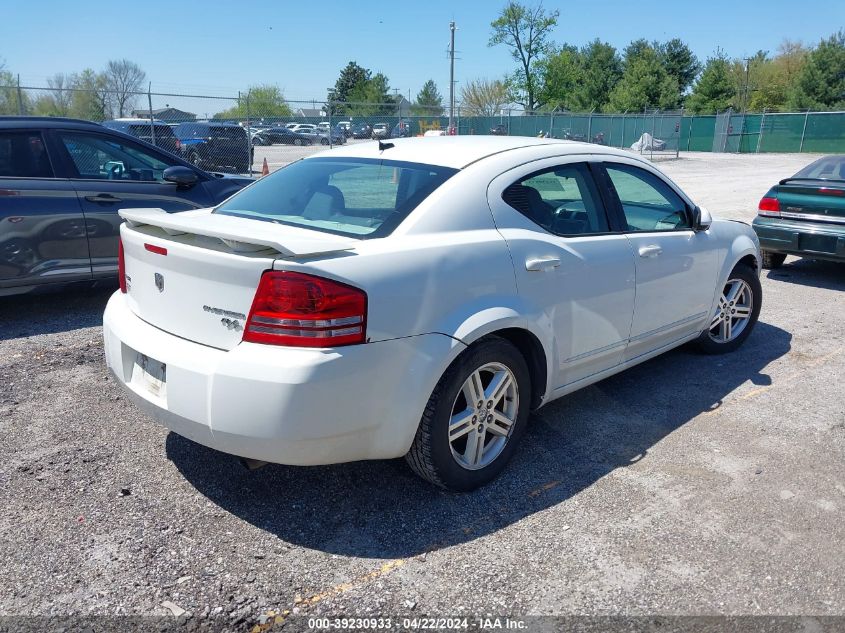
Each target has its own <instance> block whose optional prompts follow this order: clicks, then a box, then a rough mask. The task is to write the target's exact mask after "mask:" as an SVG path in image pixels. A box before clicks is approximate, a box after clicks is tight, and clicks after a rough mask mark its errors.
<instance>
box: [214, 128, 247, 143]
mask: <svg viewBox="0 0 845 633" xmlns="http://www.w3.org/2000/svg"><path fill="white" fill-rule="evenodd" d="M209 136H211V137H212V138H217V139H223V140H231V141H242V140H244V138H245V137H246V132H245V131H244V129H243V128H241V127H224V126H222V125H213V126H211V128H209Z"/></svg>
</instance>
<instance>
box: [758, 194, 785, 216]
mask: <svg viewBox="0 0 845 633" xmlns="http://www.w3.org/2000/svg"><path fill="white" fill-rule="evenodd" d="M757 214H758V215H764V216H767V217H770V218H779V217H780V202H778V199H777V198H770V197H769V196H766V197H765V198H763V199H762V200H760V205H759V206H758V207H757Z"/></svg>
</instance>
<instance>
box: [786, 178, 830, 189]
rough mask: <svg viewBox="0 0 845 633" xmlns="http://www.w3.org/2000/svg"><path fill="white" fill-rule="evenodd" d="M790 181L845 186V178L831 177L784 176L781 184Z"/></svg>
mask: <svg viewBox="0 0 845 633" xmlns="http://www.w3.org/2000/svg"><path fill="white" fill-rule="evenodd" d="M790 182H812V183H825V184H828V185H833V186H835V187H845V180H832V179H830V178H794V177H793V178H784V179H783V180H781V181H780V182H778V184H779V185H785V184H787V183H790Z"/></svg>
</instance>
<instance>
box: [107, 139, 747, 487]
mask: <svg viewBox="0 0 845 633" xmlns="http://www.w3.org/2000/svg"><path fill="white" fill-rule="evenodd" d="M380 146H381V147H382V148H383V149H380ZM120 213H121V215H122V216H123V217H124V219H125V220H126V222H125V223H124V225H123V226H122V228H121V240H122V241H121V244H122V246H121V259H120V265H119V267H120V278H121V281H122V288H121V290H120V291H119V292H116V293H115V294H114V296H113V297H112V298H111V299H110V301H109V303H108V307H107V308H106V312H105V316H104V335H105V352H106V359H107V362H108V366H109V368H110V369H111V371H112V372H113V373H114V375H115V376H116V377H117V380H119V381H120V382H121V383H123V384H124V385H125V386H126V388H127V389H128V391H129V393H130V394H131V395H132V397H133V399H134V400H135V401H136V402H137V403H139V404H140V405H141V406H142V407H143V408H144V409H145V410H146V411H148V412H149V413H150V415H151V416H152V417H153V418H155V419H156V420H158V421H160V422H161V423H162V424H164V425H165V426H166V427H167V428H169V429H172V430H173V431H175V432H176V433H179V434H180V435H184V436H185V437H188V438H191V439H193V440H195V441H197V442H199V443H201V444H204V445H207V446H210V447H213V448H216V449H218V450H221V451H225V452H228V453H231V454H234V455H238V456H241V457H244V458H248V459H249V460H253V461H252V462H251V463H253V464H255V463H256V460H257V461H258V462H261V461H267V462H277V463H282V464H299V465H309V464H328V463H335V462H347V461H353V460H363V459H385V458H394V457H399V456H403V455H404V456H406V458H407V460H408V463H409V464H410V465H411V467H412V468H413V469H414V470H415V471H416V472H417V473H418V474H420V475H421V476H423V477H425V478H426V479H428V480H429V481H431V482H433V483H434V484H437V485H439V486H442V487H445V488H449V489H453V490H470V489H472V488H475V487H476V486H479V485H481V484H484V483H485V482H487V481H489V480H491V479H492V478H493V477H494V476H496V475H497V474H498V473H499V472H500V471H501V470H502V468H503V467H504V466H505V463H506V462H507V461H508V460H509V459H510V457H511V455H512V454H513V452H514V450H515V449H516V447H517V444H518V442H519V439H520V437H521V436H522V434H523V432H524V431H525V427H526V425H527V423H528V414H529V411H531V410H532V409H536V408H538V407H540V406H542V405H544V404H546V403H548V402H550V401H552V400H554V399H555V398H559V397H561V396H564V395H566V394H568V393H571V392H573V391H575V390H576V389H580V388H581V387H584V386H586V385H589V384H591V383H594V382H596V381H598V380H601V379H602V378H605V377H607V376H610V375H611V374H614V373H616V372H619V371H622V370H623V369H625V368H627V367H630V366H632V365H635V364H637V363H640V362H642V361H644V360H646V359H648V358H651V357H653V356H655V355H657V354H660V353H662V352H665V351H666V350H669V349H671V348H673V347H676V346H678V345H681V344H683V343H686V342H689V341H696V342H697V343H698V345H699V346H700V347H701V348H703V350H705V351H706V352H711V353H715V352H726V351H731V350H734V349H736V348H737V347H738V346H739V345H740V344H742V342H743V341H744V340H745V339H746V338H747V337H748V335H749V334H750V332H751V330H752V328H753V326H754V324H755V322H756V320H757V316H758V314H759V311H760V302H761V299H762V297H761V289H760V282H759V279H758V271H759V268H760V251H759V245H758V242H757V238H756V236H755V234H754V232H753V231H752V230H751V228H750V227H749V226H747V225H745V224H742V223H739V222H733V221H721V220H712V219H711V217H710V215H709V214H708V213H707V212H706V211H705V210H703V209H700V208H699V207H697V206H696V205H695V204H694V203H693V201H691V200H690V199H689V198H688V197H687V196H686V195H684V193H683V192H682V191H681V190H680V189H679V188H678V187H677V186H676V185H675V184H673V183H672V182H671V181H670V180H669V179H668V178H667V177H666V176H664V175H663V174H662V173H661V172H660V171H659V170H658V169H656V168H655V167H654V166H653V165H651V164H650V163H648V162H647V161H644V160H642V159H640V158H639V157H637V156H634V155H632V154H630V153H628V152H626V151H621V150H614V149H610V148H607V147H602V146H598V145H592V144H589V145H588V144H584V143H576V142H570V141H556V140H551V139H549V140H544V139H533V138H526V137H513V136H511V137H504V136H479V137H439V138H438V137H436V138H418V139H416V138H415V139H395V140H391V141H390V143H389V144H377V143H363V144H358V145H352V146H349V145H347V146H345V147H341V148H337V149H335V150H333V151H332V152H331V153H325V154H317V155H314V156H311V157H308V158H305V159H304V160H300V161H298V162H295V163H293V164H291V165H289V166H288V167H285V168H283V169H280V170H278V171H276V172H275V173H273V174H271V175H270V176H268V177H265V178H263V179H261V180H260V181H258V182H256V183H255V184H253V185H251V186H249V187H247V188H246V189H244V190H243V191H241V192H239V193H237V194H235V195H234V196H233V197H231V198H229V199H228V200H227V201H225V202H224V203H222V204H221V205H220V206H218V207H216V208H214V209H203V210H198V211H187V212H183V213H173V214H168V213H165V212H164V211H159V210H152V209H136V210H131V209H130V210H123V211H121V212H120ZM597 423H600V422H597Z"/></svg>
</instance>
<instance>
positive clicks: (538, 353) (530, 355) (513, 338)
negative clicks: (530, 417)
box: [490, 328, 548, 409]
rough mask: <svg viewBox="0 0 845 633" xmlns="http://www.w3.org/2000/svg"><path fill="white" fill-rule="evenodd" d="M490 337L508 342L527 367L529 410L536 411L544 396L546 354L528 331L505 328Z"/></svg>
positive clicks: (536, 339)
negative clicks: (528, 374) (518, 352)
mask: <svg viewBox="0 0 845 633" xmlns="http://www.w3.org/2000/svg"><path fill="white" fill-rule="evenodd" d="M490 336H498V337H500V338H503V339H505V340H507V341H509V342H510V343H511V344H512V345H513V346H514V347H516V349H518V350H519V351H520V353H521V354H522V356H523V357H524V358H525V364H526V365H528V372H529V373H530V374H531V408H532V409H536V408H537V407H539V406H540V405H541V404H542V402H543V396H544V395H545V394H546V380H547V377H548V376H547V374H548V371H547V365H546V352H545V351H544V350H543V345H542V343H540V340H539V339H538V338H537V337H536V336H534V335H533V334H532V333H531V332H529V331H528V330H523V329H520V328H507V329H504V330H496V331H495V332H491V333H490Z"/></svg>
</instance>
